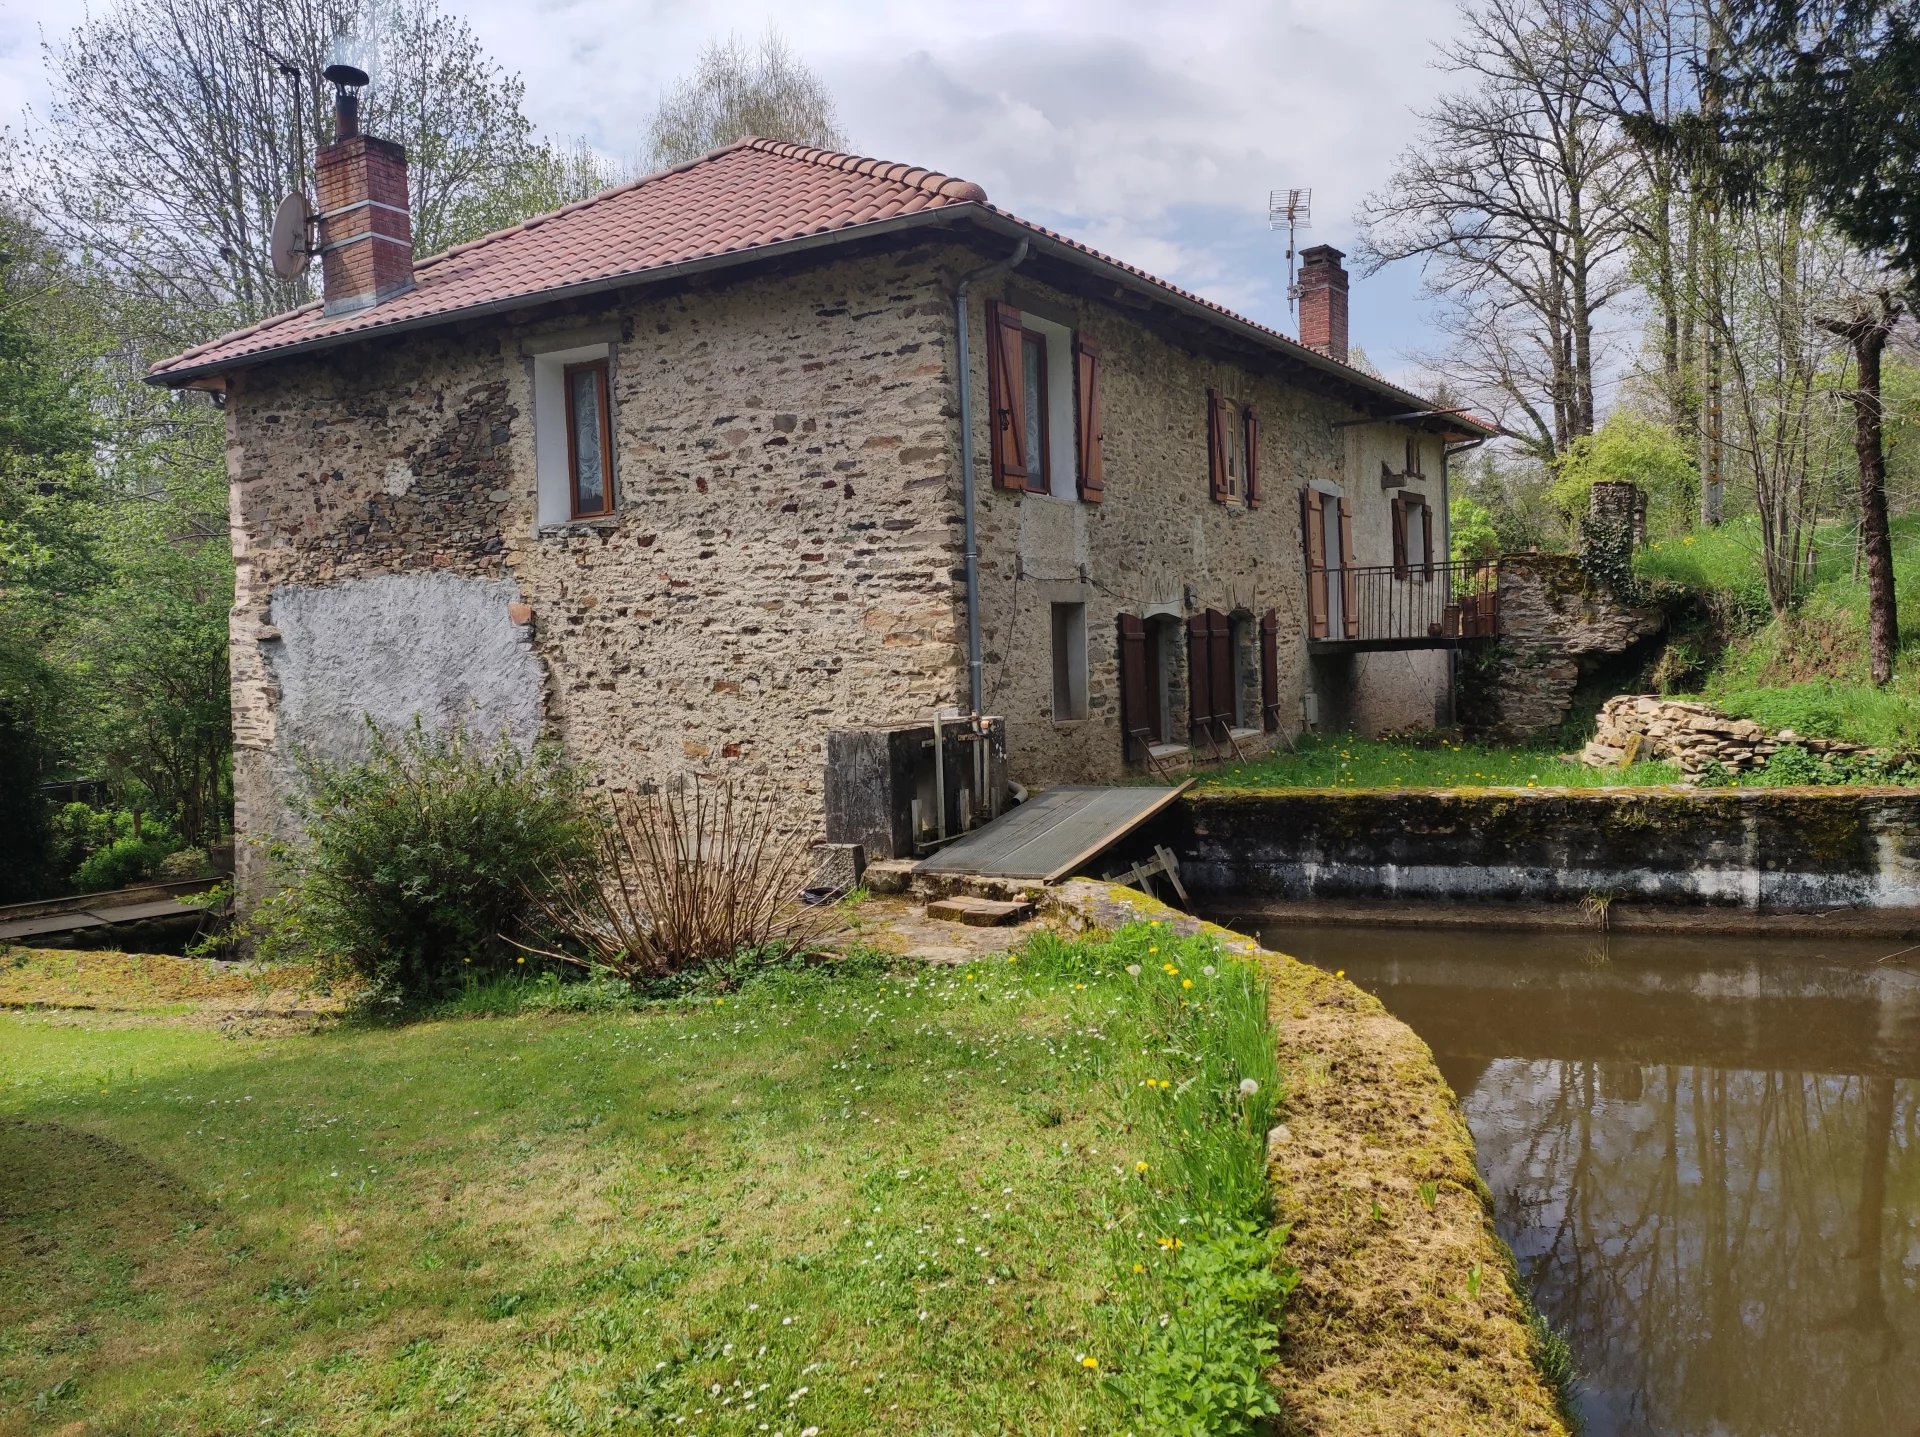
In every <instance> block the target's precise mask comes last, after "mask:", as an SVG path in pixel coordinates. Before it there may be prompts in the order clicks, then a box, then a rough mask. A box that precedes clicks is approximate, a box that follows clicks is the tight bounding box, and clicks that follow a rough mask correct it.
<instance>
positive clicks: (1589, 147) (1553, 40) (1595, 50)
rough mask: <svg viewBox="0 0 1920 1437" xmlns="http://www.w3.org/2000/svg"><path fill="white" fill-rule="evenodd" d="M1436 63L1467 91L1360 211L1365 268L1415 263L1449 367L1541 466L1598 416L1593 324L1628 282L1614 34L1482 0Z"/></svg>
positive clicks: (1580, 18)
mask: <svg viewBox="0 0 1920 1437" xmlns="http://www.w3.org/2000/svg"><path fill="white" fill-rule="evenodd" d="M1460 14H1461V20H1460V27H1459V28H1460V30H1461V32H1462V35H1461V38H1460V39H1459V40H1458V41H1456V42H1455V43H1453V44H1451V45H1449V46H1448V47H1447V48H1446V49H1445V51H1444V52H1443V59H1442V61H1441V62H1440V63H1441V65H1442V67H1443V68H1444V69H1446V70H1448V71H1450V72H1452V73H1454V74H1457V75H1460V76H1462V77H1463V78H1464V79H1466V80H1467V82H1468V84H1469V86H1470V88H1468V89H1467V90H1465V91H1463V92H1461V93H1458V94H1454V95H1451V96H1448V97H1446V98H1444V99H1442V100H1441V101H1440V102H1439V104H1437V105H1436V106H1435V107H1434V108H1433V109H1431V110H1428V111H1426V112H1424V113H1423V115H1422V116H1421V118H1422V119H1423V120H1424V122H1425V124H1426V134H1425V135H1424V136H1423V137H1422V139H1421V141H1420V143H1419V144H1417V145H1415V146H1414V147H1413V148H1411V149H1409V150H1408V151H1407V152H1406V153H1405V154H1403V155H1402V156H1401V158H1400V161H1399V164H1398V167H1397V169H1396V170H1395V173H1394V176H1393V179H1392V180H1391V182H1390V183H1389V184H1388V186H1387V188H1386V189H1385V190H1383V191H1381V192H1380V193H1378V194H1375V195H1373V196H1370V197H1369V198H1368V199H1367V201H1366V202H1365V203H1364V204H1363V206H1362V207H1361V211H1360V215H1359V222H1360V230H1361V261H1362V263H1363V265H1364V266H1365V267H1366V269H1367V270H1368V272H1370V273H1371V272H1374V271H1377V270H1379V269H1380V268H1381V267H1383V266H1385V265H1388V264H1392V263H1394V262H1396V261H1399V260H1403V259H1419V260H1420V261H1421V262H1422V263H1423V265H1424V266H1425V270H1426V280H1427V285H1428V288H1429V290H1430V291H1431V292H1432V293H1434V294H1435V295H1436V296H1438V297H1440V298H1442V299H1443V301H1444V306H1445V308H1444V314H1445V318H1446V323H1447V326H1448V328H1449V329H1450V330H1451V331H1452V333H1453V336H1454V340H1455V349H1454V355H1453V357H1452V366H1451V367H1452V368H1453V369H1454V370H1455V371H1456V372H1460V373H1462V374H1463V375H1464V377H1465V378H1466V379H1467V380H1468V381H1469V382H1470V383H1471V384H1472V385H1473V386H1474V387H1475V388H1476V389H1478V390H1480V391H1482V392H1483V393H1485V394H1487V395H1489V396H1490V397H1491V398H1492V399H1493V401H1494V402H1495V403H1496V404H1497V406H1498V407H1499V409H1500V410H1501V412H1502V415H1503V422H1504V423H1506V424H1507V426H1508V427H1509V429H1510V430H1511V431H1512V432H1513V433H1514V434H1515V435H1516V437H1518V438H1519V439H1520V442H1522V443H1523V444H1525V445H1526V446H1527V448H1528V449H1529V450H1530V451H1531V452H1532V453H1533V454H1534V455H1535V456H1536V457H1538V458H1540V459H1543V460H1550V459H1552V458H1553V457H1554V456H1555V455H1556V454H1558V453H1560V452H1562V451H1563V450H1564V449H1565V448H1566V447H1567V445H1568V444H1570V443H1571V442H1572V441H1573V440H1574V439H1575V438H1576V437H1578V436H1579V435H1582V434H1587V433H1590V432H1592V429H1593V425H1594V418H1595V409H1594V375H1595V372H1596V369H1597V368H1598V366H1599V364H1600V362H1601V358H1602V356H1601V354H1600V352H1599V351H1600V339H1599V333H1600V332H1599V329H1598V323H1597V322H1598V318H1599V316H1600V315H1601V313H1602V312H1603V311H1604V310H1605V309H1606V308H1607V307H1608V306H1609V305H1610V304H1612V303H1613V302H1614V301H1615V300H1616V299H1617V298H1619V297H1620V296H1621V295H1622V294H1624V293H1625V292H1626V290H1627V288H1628V285H1629V275H1628V273H1627V270H1626V265H1625V262H1624V261H1625V251H1626V246H1627V220H1626V213H1625V206H1626V203H1627V199H1628V188H1627V178H1628V171H1627V167H1626V165H1625V163H1624V142H1623V140H1622V138H1621V136H1620V134H1619V132H1618V127H1617V125H1616V124H1615V123H1614V122H1613V119H1612V116H1611V114H1610V112H1609V111H1608V110H1607V109H1606V108H1605V106H1604V104H1603V99H1604V91H1603V88H1602V86H1601V72H1602V67H1603V62H1604V58H1605V56H1606V53H1607V45H1608V43H1609V39H1610V33H1611V32H1610V31H1609V30H1607V29H1606V27H1604V26H1602V25H1599V24H1596V23H1595V22H1594V20H1593V19H1592V17H1590V16H1588V15H1585V14H1583V13H1581V11H1580V10H1579V8H1578V7H1577V6H1576V5H1574V4H1572V3H1569V0H1480V3H1478V4H1474V5H1469V6H1466V7H1464V8H1463V9H1462V10H1461V12H1460Z"/></svg>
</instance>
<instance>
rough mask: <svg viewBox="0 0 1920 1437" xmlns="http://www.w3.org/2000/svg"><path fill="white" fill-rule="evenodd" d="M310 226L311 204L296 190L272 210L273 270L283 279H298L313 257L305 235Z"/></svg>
mask: <svg viewBox="0 0 1920 1437" xmlns="http://www.w3.org/2000/svg"><path fill="white" fill-rule="evenodd" d="M312 225H313V206H312V205H311V204H309V203H307V197H306V196H305V195H303V194H301V193H299V192H298V191H297V190H296V191H295V192H294V193H293V194H290V195H288V196H287V197H286V198H285V199H284V200H282V201H280V208H279V209H277V210H275V211H274V212H273V247H272V251H271V253H272V255H273V272H274V273H275V274H277V275H279V276H280V278H282V279H298V278H299V277H300V275H301V273H302V272H303V271H305V269H306V267H307V264H308V262H309V261H310V260H311V259H312V258H313V251H312V250H311V249H309V248H308V246H307V234H308V231H309V230H310V229H311V227H312Z"/></svg>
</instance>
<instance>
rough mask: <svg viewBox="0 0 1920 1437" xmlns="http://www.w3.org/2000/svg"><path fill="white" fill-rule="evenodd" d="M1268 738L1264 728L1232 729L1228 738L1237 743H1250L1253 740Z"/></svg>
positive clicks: (1228, 732) (1228, 731) (1228, 733)
mask: <svg viewBox="0 0 1920 1437" xmlns="http://www.w3.org/2000/svg"><path fill="white" fill-rule="evenodd" d="M1266 736H1267V731H1266V730H1265V729H1263V728H1230V729H1228V730H1227V737H1228V738H1230V739H1232V740H1233V741H1234V742H1235V743H1248V742H1250V741H1251V740H1253V739H1257V738H1265V737H1266Z"/></svg>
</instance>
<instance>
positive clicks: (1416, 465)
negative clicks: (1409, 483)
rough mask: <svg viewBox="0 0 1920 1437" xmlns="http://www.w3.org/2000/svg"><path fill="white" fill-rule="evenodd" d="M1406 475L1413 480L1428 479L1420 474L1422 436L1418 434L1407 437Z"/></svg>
mask: <svg viewBox="0 0 1920 1437" xmlns="http://www.w3.org/2000/svg"><path fill="white" fill-rule="evenodd" d="M1406 474H1407V476H1408V477H1409V478H1412V479H1424V478H1425V477H1426V476H1425V475H1424V474H1422V473H1421V472H1420V436H1419V435H1417V434H1409V435H1408V436H1407V467H1406Z"/></svg>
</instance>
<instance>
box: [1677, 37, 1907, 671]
mask: <svg viewBox="0 0 1920 1437" xmlns="http://www.w3.org/2000/svg"><path fill="white" fill-rule="evenodd" d="M1724 34H1725V44H1724V47H1723V48H1719V49H1716V51H1715V52H1714V53H1712V54H1711V55H1710V56H1709V58H1708V63H1707V67H1706V75H1705V88H1706V90H1707V93H1708V94H1709V96H1710V97H1712V98H1713V99H1714V103H1713V104H1710V105H1703V106H1702V107H1701V109H1700V110H1699V112H1698V113H1695V114H1692V115H1687V116H1682V117H1680V119H1679V120H1677V121H1676V122H1675V124H1674V125H1673V126H1672V127H1670V129H1669V132H1668V134H1669V140H1670V143H1672V144H1673V145H1674V147H1675V148H1676V149H1677V150H1681V151H1691V152H1693V153H1695V154H1700V155H1705V156H1708V157H1709V158H1710V160H1711V162H1712V164H1713V166H1714V168H1715V170H1716V171H1717V178H1718V182H1719V183H1720V184H1721V185H1722V186H1723V187H1724V188H1725V189H1726V191H1727V193H1728V194H1729V196H1730V197H1731V198H1732V200H1733V202H1734V203H1736V204H1738V205H1740V206H1742V207H1743V208H1746V209H1749V210H1758V209H1766V208H1773V209H1778V208H1780V207H1781V205H1782V204H1783V203H1786V202H1790V199H1791V196H1792V195H1793V194H1796V193H1801V194H1804V195H1805V196H1806V198H1807V200H1808V201H1809V202H1810V203H1811V204H1813V205H1814V206H1815V207H1816V208H1817V209H1818V210H1819V211H1820V213H1821V214H1822V215H1823V216H1824V217H1825V218H1826V220H1827V221H1828V222H1829V223H1830V224H1832V226H1833V227H1834V228H1835V229H1836V230H1837V231H1839V233H1840V234H1842V235H1844V236H1845V237H1846V238H1847V239H1849V240H1851V241H1852V242H1853V243H1854V244H1855V245H1858V246H1859V247H1860V248H1861V249H1862V250H1864V251H1865V252H1866V253H1868V254H1870V255H1875V256H1879V257H1881V258H1882V259H1883V260H1884V262H1885V264H1886V266H1887V268H1888V269H1889V271H1890V272H1891V273H1892V274H1893V275H1894V276H1896V277H1897V280H1898V283H1897V284H1895V285H1892V286H1889V287H1888V288H1887V290H1886V292H1884V293H1880V294H1877V295H1876V296H1874V297H1873V298H1872V299H1870V300H1867V301H1865V302H1863V303H1857V304H1854V305H1852V306H1850V307H1849V308H1848V309H1847V310H1845V311H1844V312H1830V313H1829V314H1827V315H1826V316H1824V317H1823V319H1822V323H1823V325H1824V327H1825V328H1827V329H1828V330H1829V331H1830V332H1831V333H1833V334H1835V335H1838V336H1841V337H1843V338H1845V339H1846V340H1847V342H1848V343H1849V344H1850V345H1851V346H1852V349H1853V355H1854V361H1855V365H1856V368H1857V371H1858V373H1857V377H1856V382H1857V388H1856V390H1855V393H1854V402H1855V414H1856V429H1855V441H1854V442H1855V456H1856V463H1857V465H1858V469H1859V493H1860V504H1861V526H1862V538H1863V547H1864V548H1865V550H1866V558H1867V568H1868V591H1869V599H1868V629H1869V635H1870V642H1871V644H1872V648H1873V652H1872V670H1873V678H1874V682H1875V683H1876V684H1884V683H1887V682H1888V681H1889V680H1890V679H1891V678H1892V674H1893V649H1894V645H1895V635H1896V634H1897V632H1898V616H1897V598H1896V595H1895V592H1894V580H1893V559H1892V550H1891V544H1890V541H1889V540H1888V538H1887V534H1888V521H1887V512H1886V482H1885V481H1886V456H1885V451H1884V448H1883V436H1882V432H1881V423H1880V394H1879V376H1880V356H1881V352H1882V351H1883V350H1884V348H1885V345H1886V334H1885V333H1882V332H1881V331H1882V329H1883V327H1884V328H1885V329H1886V330H1887V331H1890V330H1891V327H1892V321H1893V318H1894V316H1895V315H1896V314H1897V312H1898V306H1899V305H1900V304H1901V303H1903V302H1904V300H1903V294H1910V293H1912V292H1914V291H1915V290H1916V288H1920V116H1916V113H1915V110H1914V103H1913V97H1914V95H1915V94H1916V93H1920V0H1727V4H1726V5H1725V20H1724Z"/></svg>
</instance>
